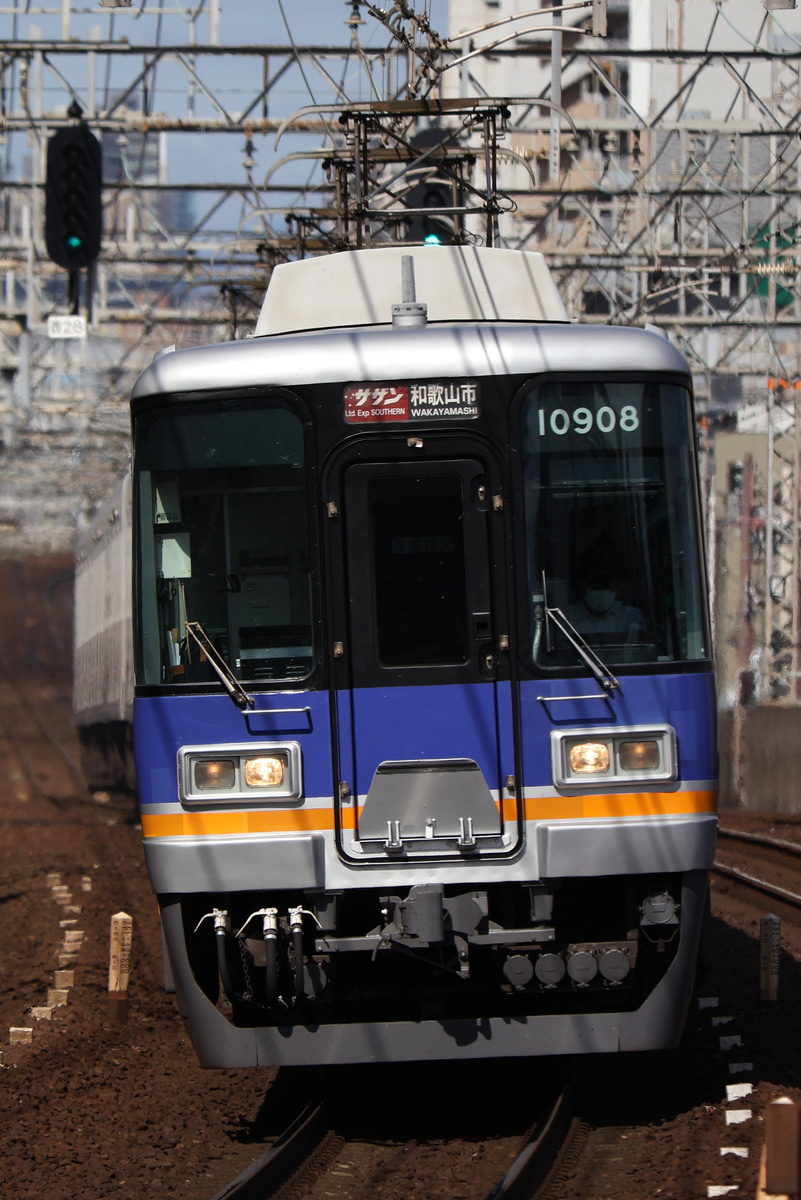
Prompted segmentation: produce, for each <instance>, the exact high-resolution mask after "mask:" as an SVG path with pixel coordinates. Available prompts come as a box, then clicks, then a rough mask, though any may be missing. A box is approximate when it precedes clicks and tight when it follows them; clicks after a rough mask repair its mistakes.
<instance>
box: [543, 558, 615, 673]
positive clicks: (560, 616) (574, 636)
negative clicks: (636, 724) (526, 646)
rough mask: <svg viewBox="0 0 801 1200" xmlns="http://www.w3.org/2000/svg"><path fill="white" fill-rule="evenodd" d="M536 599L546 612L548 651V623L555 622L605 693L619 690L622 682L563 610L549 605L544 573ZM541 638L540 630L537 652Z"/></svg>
mask: <svg viewBox="0 0 801 1200" xmlns="http://www.w3.org/2000/svg"><path fill="white" fill-rule="evenodd" d="M535 599H536V600H537V601H539V602H540V603H541V604H542V608H543V611H544V612H545V631H546V638H547V642H548V650H550V649H551V644H550V642H551V639H550V626H549V624H548V622H550V621H553V623H554V625H555V626H556V628H557V629H558V630H560V631H561V633H563V634H564V636H565V637H566V638H567V640H568V641H569V642H570V645H571V646H572V647H573V649H574V650H575V651H576V654H578V656H579V658H580V659H581V661H582V662H583V663H584V665H585V666H586V667H588V668H589V670H590V671H591V672H592V674H593V675H594V676H595V678H596V679H597V680H598V683H599V684H600V685H601V687H602V688H603V689H604V691H606V692H613V691H614V690H615V688H619V687H620V680H619V679H616V678H615V676H614V675H613V674H612V672H611V671H610V670H609V668H608V667H607V666H606V664H605V663H603V662H602V661H601V659H600V658H599V657H598V655H597V654H596V653H595V651H594V650H593V648H592V646H590V645H588V644H587V642H585V641H584V638H583V637H582V636H581V634H580V633H579V631H578V630H577V629H576V627H575V625H573V624H572V623H571V622H570V621H569V620H568V618H567V617H566V616H565V614H564V613H563V612H562V610H561V608H551V606H550V605H549V604H548V586H547V582H546V579H545V572H544V571H543V573H542V596H541V597H539V596H537V597H535ZM539 637H540V634H539V630H538V633H537V637H536V639H535V647H536V651H538V650H539ZM535 659H536V652H535Z"/></svg>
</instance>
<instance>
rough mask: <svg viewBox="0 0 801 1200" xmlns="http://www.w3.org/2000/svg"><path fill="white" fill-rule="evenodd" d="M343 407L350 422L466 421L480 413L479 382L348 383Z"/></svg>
mask: <svg viewBox="0 0 801 1200" xmlns="http://www.w3.org/2000/svg"><path fill="white" fill-rule="evenodd" d="M343 407H344V414H345V420H346V421H347V422H348V424H349V425H371V424H376V423H379V422H381V423H384V422H389V421H401V422H403V421H440V420H446V421H450V420H458V419H462V420H464V419H468V420H469V419H471V418H473V417H477V416H478V415H479V414H480V412H481V408H480V406H479V392H478V384H477V383H474V382H472V381H470V380H467V381H455V380H447V381H437V380H426V381H425V382H421V383H384V384H349V385H348V386H347V387H346V388H345V391H344V395H343Z"/></svg>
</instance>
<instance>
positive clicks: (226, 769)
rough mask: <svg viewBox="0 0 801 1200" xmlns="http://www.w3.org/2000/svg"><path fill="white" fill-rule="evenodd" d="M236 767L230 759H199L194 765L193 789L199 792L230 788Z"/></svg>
mask: <svg viewBox="0 0 801 1200" xmlns="http://www.w3.org/2000/svg"><path fill="white" fill-rule="evenodd" d="M235 782H236V767H235V766H234V762H233V759H230V758H201V759H200V760H199V761H198V762H196V763H195V787H196V788H198V790H199V791H201V792H207V791H209V790H211V791H215V790H217V789H222V788H232V787H233V786H234V784H235Z"/></svg>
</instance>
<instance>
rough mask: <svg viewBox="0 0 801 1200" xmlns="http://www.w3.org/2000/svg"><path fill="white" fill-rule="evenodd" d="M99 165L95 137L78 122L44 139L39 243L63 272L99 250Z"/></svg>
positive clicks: (87, 260)
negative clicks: (42, 223) (42, 221)
mask: <svg viewBox="0 0 801 1200" xmlns="http://www.w3.org/2000/svg"><path fill="white" fill-rule="evenodd" d="M101 164H102V156H101V150H100V142H99V141H98V140H97V138H96V137H95V135H94V134H93V133H92V132H91V130H89V129H87V127H86V126H85V125H83V124H77V125H70V126H68V127H67V128H66V129H59V130H58V132H57V133H54V134H53V136H52V137H51V138H50V140H49V142H48V143H47V176H46V180H45V244H46V246H47V253H48V257H49V258H51V259H52V260H53V262H54V263H57V264H58V265H59V266H60V267H63V268H64V269H65V270H66V271H78V270H80V269H81V267H88V266H89V264H90V263H93V262H94V261H95V259H96V258H97V256H98V254H99V253H100V236H101V232H102V228H101V227H102V219H103V208H102V186H103V180H102V166H101Z"/></svg>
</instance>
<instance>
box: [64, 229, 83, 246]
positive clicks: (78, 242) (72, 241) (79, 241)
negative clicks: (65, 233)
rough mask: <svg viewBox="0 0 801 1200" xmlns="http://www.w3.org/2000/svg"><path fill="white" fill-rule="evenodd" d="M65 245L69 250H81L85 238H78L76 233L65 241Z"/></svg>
mask: <svg viewBox="0 0 801 1200" xmlns="http://www.w3.org/2000/svg"><path fill="white" fill-rule="evenodd" d="M64 244H65V245H66V247H67V249H68V250H80V248H81V246H82V245H83V238H82V237H78V235H77V234H76V233H73V234H70V236H69V237H66V238H65V239H64Z"/></svg>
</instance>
